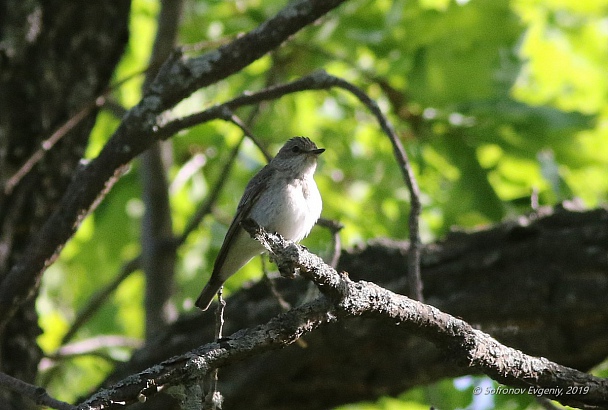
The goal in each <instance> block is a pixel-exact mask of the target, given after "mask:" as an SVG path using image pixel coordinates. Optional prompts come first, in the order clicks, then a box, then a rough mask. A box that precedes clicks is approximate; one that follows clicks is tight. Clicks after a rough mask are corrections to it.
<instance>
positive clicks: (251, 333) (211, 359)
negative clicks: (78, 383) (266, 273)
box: [78, 299, 335, 410]
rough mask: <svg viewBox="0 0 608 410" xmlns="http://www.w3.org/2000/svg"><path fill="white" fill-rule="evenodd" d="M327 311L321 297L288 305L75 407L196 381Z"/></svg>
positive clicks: (279, 343) (292, 334)
mask: <svg viewBox="0 0 608 410" xmlns="http://www.w3.org/2000/svg"><path fill="white" fill-rule="evenodd" d="M331 311H332V308H331V306H330V305H329V304H328V303H327V301H326V300H324V299H320V300H316V301H314V302H312V303H309V304H307V305H304V306H301V307H299V308H297V309H292V310H291V311H289V312H287V313H285V314H283V315H279V316H277V317H275V318H274V319H272V320H270V321H269V322H268V323H267V324H266V325H263V326H258V327H256V328H254V329H248V330H242V331H239V332H237V333H236V334H233V335H232V336H230V337H228V338H226V339H224V340H222V341H221V342H219V343H217V342H214V343H210V344H207V345H204V346H201V347H199V348H198V349H195V350H193V351H191V352H189V353H187V354H185V355H182V356H178V357H174V358H171V359H169V360H167V361H165V362H163V363H160V364H159V365H156V366H154V367H153V368H150V369H147V370H144V371H143V372H141V373H139V374H136V375H133V376H130V377H128V378H126V379H124V380H122V381H120V382H119V383H116V384H115V385H114V386H112V387H111V388H108V389H104V390H102V391H100V392H98V393H96V394H95V395H93V396H92V397H91V398H90V399H89V400H87V401H86V402H84V403H82V404H80V405H79V406H78V410H85V409H86V410H93V409H113V408H124V405H125V404H131V403H135V402H138V401H142V400H144V399H145V398H146V397H149V396H154V395H155V394H156V393H158V391H159V390H160V389H162V388H166V387H169V386H176V385H190V384H191V383H193V382H198V381H200V380H201V379H202V378H203V377H204V376H205V375H206V374H207V373H208V372H209V371H211V370H213V369H215V368H217V367H221V366H226V365H228V364H230V363H236V362H238V361H241V360H243V359H246V358H248V357H251V356H254V355H259V354H262V353H263V352H267V351H269V350H275V349H280V348H282V347H284V346H286V345H288V344H291V343H293V342H294V341H295V340H297V339H298V337H300V336H301V335H302V334H305V333H308V332H310V331H312V330H314V329H315V328H317V327H318V326H320V325H322V324H323V323H327V322H329V321H332V320H334V318H335V317H334V316H333V315H332V314H331Z"/></svg>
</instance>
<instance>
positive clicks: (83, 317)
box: [60, 256, 141, 345]
mask: <svg viewBox="0 0 608 410" xmlns="http://www.w3.org/2000/svg"><path fill="white" fill-rule="evenodd" d="M140 263H141V259H140V256H137V257H135V258H133V259H131V260H130V261H128V262H127V263H125V264H124V265H122V267H121V269H120V273H119V274H118V275H116V277H114V279H112V281H111V282H110V283H108V284H107V285H106V286H105V287H104V288H102V289H101V290H99V291H98V292H97V293H95V294H94V295H93V296H91V297H90V298H89V301H88V302H87V304H86V305H85V307H84V308H82V309H81V310H79V311H78V313H77V315H76V319H74V321H73V322H72V326H70V328H69V329H68V331H67V332H66V334H65V335H64V336H63V338H62V339H61V343H60V345H65V344H67V343H68V342H69V341H70V340H72V338H73V337H74V336H75V335H76V333H77V332H78V330H80V328H81V327H82V326H83V325H84V324H85V323H86V322H87V321H88V320H89V319H90V318H91V317H92V316H93V314H94V313H95V312H96V311H97V310H99V308H100V307H101V306H102V305H103V303H104V302H105V301H106V300H107V299H108V297H109V296H110V295H111V294H112V293H113V292H114V291H115V290H116V289H117V288H118V286H120V284H121V283H122V282H123V281H124V280H125V279H126V278H127V277H129V275H130V274H131V273H133V272H135V271H136V270H137V269H139V268H140Z"/></svg>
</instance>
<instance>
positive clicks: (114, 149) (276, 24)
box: [0, 0, 343, 331]
mask: <svg viewBox="0 0 608 410" xmlns="http://www.w3.org/2000/svg"><path fill="white" fill-rule="evenodd" d="M342 2H343V0H331V1H328V0H298V1H295V2H293V3H291V4H289V5H288V6H287V7H285V8H284V9H283V10H281V11H280V12H279V13H278V14H277V15H276V16H274V17H273V18H271V19H269V20H267V21H266V22H264V23H263V24H262V25H261V26H259V27H258V28H256V29H255V30H253V31H251V32H249V33H247V34H246V35H244V36H242V37H239V38H238V39H236V40H235V41H233V42H231V43H230V44H227V45H225V46H222V47H220V48H219V49H218V50H215V51H212V52H210V53H207V54H205V55H203V56H201V57H197V58H192V59H185V58H182V57H181V56H180V55H177V54H176V55H174V56H173V58H171V59H170V60H168V61H167V62H166V63H165V64H164V65H163V67H162V68H161V70H160V72H159V74H158V76H157V77H156V79H155V80H154V82H153V83H152V84H151V85H150V87H149V88H148V92H147V93H146V95H145V96H144V98H143V99H142V100H141V101H140V103H139V104H138V105H137V106H135V107H134V108H133V109H131V110H130V111H129V112H128V114H127V115H126V116H125V117H124V119H123V121H122V123H121V124H120V126H119V127H118V129H117V130H116V132H115V133H114V135H113V136H112V138H111V139H110V141H109V142H108V143H107V144H106V146H105V147H104V149H103V150H102V152H101V153H100V154H99V156H98V157H97V158H95V159H94V160H93V161H92V162H91V163H90V164H89V165H88V166H87V167H85V168H84V169H82V170H80V172H77V173H76V175H75V176H74V180H73V181H72V183H71V184H70V186H69V188H68V190H67V192H66V194H65V195H64V197H63V199H62V201H61V204H60V205H59V206H58V208H57V211H56V212H55V213H54V214H53V215H52V216H51V217H50V218H49V219H48V220H47V221H46V223H45V225H44V226H43V228H42V229H41V230H40V232H39V233H38V235H37V236H36V237H35V238H34V239H33V240H32V242H31V243H30V244H29V246H28V248H27V250H26V251H25V252H24V253H23V255H24V256H23V257H22V258H21V259H20V260H19V261H18V262H17V263H16V264H15V265H14V266H13V267H12V269H11V271H10V272H9V274H8V275H7V277H6V279H5V280H4V281H3V282H2V284H1V287H0V331H1V330H2V328H3V327H4V326H5V324H6V323H7V321H8V320H9V319H10V317H11V316H12V315H13V314H14V312H15V311H16V309H17V307H18V306H19V305H20V304H21V303H23V302H24V301H25V300H27V298H28V297H29V296H31V295H32V294H33V292H34V290H35V289H36V288H37V285H38V283H39V281H40V278H41V275H42V272H43V271H44V269H45V268H46V267H47V266H49V265H50V264H51V263H52V262H53V261H54V260H55V259H56V257H57V255H58V252H59V251H60V250H61V248H62V247H63V245H64V244H65V242H66V241H67V240H68V239H69V238H70V237H71V236H72V234H73V233H74V232H75V230H76V229H77V228H78V226H79V224H80V222H81V221H82V219H83V218H84V217H85V216H86V215H87V214H88V213H89V212H90V211H91V210H92V209H94V208H95V206H96V205H97V203H98V202H99V201H100V200H101V199H102V198H103V197H104V196H105V194H106V193H107V192H108V190H109V189H110V188H111V187H112V185H113V184H114V183H115V182H116V181H117V180H118V178H119V176H120V174H121V172H122V170H123V168H124V166H125V165H126V164H127V163H128V162H130V161H131V160H132V159H133V158H134V157H135V156H137V155H138V154H140V153H141V152H142V151H144V150H145V149H146V148H148V147H149V146H150V145H151V144H152V143H153V142H154V141H155V140H157V139H158V136H156V135H155V134H154V133H155V131H156V130H157V120H158V116H159V115H160V114H161V113H162V112H163V111H165V110H167V109H169V108H171V107H172V106H174V105H175V104H176V103H178V102H179V101H180V100H181V99H183V98H185V97H187V96H188V95H190V94H191V93H193V92H194V91H196V90H197V89H199V88H201V87H205V86H207V85H209V84H213V83H215V82H217V81H219V80H221V79H223V78H226V77H228V76H229V75H231V74H233V73H235V72H237V71H239V70H240V69H242V68H243V67H245V66H247V65H248V64H250V63H252V62H253V61H255V60H256V59H258V58H260V57H261V56H263V55H264V54H266V53H267V52H269V51H271V50H272V49H274V48H276V47H278V46H279V45H280V44H281V43H282V42H283V41H285V40H286V39H287V38H289V36H291V35H293V34H295V33H296V32H297V31H299V30H300V29H302V28H303V27H305V26H307V25H308V24H310V23H312V22H314V21H315V20H316V19H318V18H319V17H321V16H323V15H324V14H325V13H327V12H329V11H330V10H332V9H333V8H335V7H337V6H338V5H340V4H341V3H342Z"/></svg>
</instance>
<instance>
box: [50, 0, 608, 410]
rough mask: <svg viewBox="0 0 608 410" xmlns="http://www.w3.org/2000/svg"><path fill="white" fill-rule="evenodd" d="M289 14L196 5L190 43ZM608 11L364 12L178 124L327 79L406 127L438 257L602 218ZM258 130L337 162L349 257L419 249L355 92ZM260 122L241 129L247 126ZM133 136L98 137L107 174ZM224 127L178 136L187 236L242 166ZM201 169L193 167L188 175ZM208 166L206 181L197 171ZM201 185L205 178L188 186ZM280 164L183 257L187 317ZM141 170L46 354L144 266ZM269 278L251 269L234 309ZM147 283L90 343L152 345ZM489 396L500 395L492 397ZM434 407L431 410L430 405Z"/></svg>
mask: <svg viewBox="0 0 608 410" xmlns="http://www.w3.org/2000/svg"><path fill="white" fill-rule="evenodd" d="M158 3H159V2H158V1H153V0H134V1H133V10H132V22H131V40H130V44H129V47H128V49H127V52H126V54H125V56H124V58H123V60H122V62H121V64H120V66H119V67H118V68H117V70H116V73H115V81H119V80H122V79H124V78H126V77H129V76H133V79H132V80H130V81H127V82H125V83H124V84H123V85H121V86H120V87H118V88H116V89H115V90H114V93H113V96H114V97H115V98H116V99H117V101H119V102H120V103H121V104H122V105H124V106H125V107H126V108H129V107H131V106H133V105H134V104H136V103H137V101H138V100H139V98H140V95H141V85H142V82H143V76H142V75H136V74H137V73H141V72H142V70H144V69H145V68H146V65H147V63H148V58H149V55H150V49H151V44H152V42H153V40H154V35H155V30H156V17H157V13H158V12H159V4H158ZM284 4H285V2H284V1H275V0H268V1H260V0H242V1H217V0H215V1H213V0H208V1H202V0H188V1H186V5H185V10H184V13H183V19H182V23H181V27H180V40H179V41H180V43H181V44H186V45H189V49H195V46H197V47H199V48H202V49H203V50H205V49H210V48H213V47H217V46H218V45H219V44H222V43H224V42H227V41H229V40H230V39H232V38H234V37H236V36H237V35H238V34H239V33H242V32H244V31H248V30H251V29H253V28H255V27H256V26H257V25H258V24H259V23H261V22H262V21H264V19H266V18H268V17H270V16H272V15H273V14H274V13H275V12H276V11H277V10H279V9H280V8H281V7H283V5H284ZM606 15H608V0H596V1H579V0H510V1H509V0H469V1H467V0H460V1H451V0H418V1H414V0H410V1H406V0H395V1H389V0H373V1H372V0H351V1H349V2H346V3H345V4H344V5H343V6H342V7H341V8H339V9H337V10H336V11H334V12H332V13H331V14H330V15H328V16H327V17H325V18H323V19H322V20H321V21H319V22H318V24H316V25H314V26H311V27H309V28H307V29H306V30H304V31H303V32H301V33H299V34H297V35H296V36H294V38H293V39H292V40H291V41H289V42H287V43H286V44H285V45H284V46H283V47H282V48H281V49H279V50H277V51H276V52H274V53H272V54H271V55H268V56H265V57H264V58H262V59H261V60H259V61H257V62H256V63H254V64H252V65H251V66H249V67H247V68H246V69H245V70H243V71H242V72H240V73H238V74H236V75H233V76H231V77H230V78H228V79H226V80H224V81H222V82H220V83H218V84H215V85H213V86H211V87H208V88H207V89H204V90H200V91H198V92H196V93H195V94H193V95H192V96H191V97H190V98H189V99H188V100H186V101H183V102H182V103H180V104H179V106H178V107H177V108H176V109H175V110H174V112H173V115H174V116H181V115H184V114H187V113H192V112H196V111H200V110H201V109H203V108H205V107H207V106H209V105H211V104H214V103H217V102H222V101H224V100H226V99H228V98H231V97H233V96H236V95H238V94H240V93H242V92H244V91H246V90H250V91H254V90H259V89H261V88H263V87H265V86H266V85H268V84H271V83H280V82H286V81H289V80H292V79H295V78H298V77H299V76H301V75H305V74H308V73H310V72H312V71H314V70H317V69H320V68H323V69H325V70H327V71H328V72H330V73H331V74H334V75H337V76H340V77H342V78H345V79H347V80H349V81H352V82H353V83H355V84H357V85H358V86H361V87H363V88H364V89H365V90H366V92H367V93H368V94H369V95H370V96H371V97H372V98H374V99H375V100H376V101H377V102H378V104H379V105H380V107H381V108H382V109H383V111H384V112H385V113H386V114H387V115H388V117H389V118H390V119H391V121H392V122H393V124H394V126H395V128H396V130H397V131H398V133H399V135H400V136H401V138H402V139H403V142H404V145H405V146H406V148H407V151H408V153H409V155H410V159H411V160H412V162H413V165H414V168H415V172H416V175H417V178H418V182H419V185H420V187H421V190H422V193H423V194H422V202H423V214H422V228H421V229H422V234H423V238H424V240H425V241H432V240H434V239H436V238H438V237H440V236H441V235H443V234H444V233H445V232H446V231H448V230H449V229H450V227H451V226H461V227H473V226H478V225H482V224H491V223H494V222H497V221H499V220H501V219H503V218H505V217H508V216H512V215H516V214H520V213H524V212H527V211H529V210H530V203H531V195H532V192H533V191H535V192H537V193H538V199H539V201H540V204H541V205H555V204H556V203H558V202H559V201H562V200H565V199H568V198H572V197H579V198H581V199H582V200H583V201H584V203H585V204H586V205H587V206H589V207H594V206H597V205H599V204H602V203H605V202H606V199H607V193H608V178H606V175H607V172H608V99H607V98H606V97H607V96H608V78H607V76H606V75H605V72H606V71H605V68H606V67H607V66H608V50H607V48H608V25H607V23H606V17H605V16H606ZM257 108H258V112H257V114H256V115H255V117H254V121H253V122H252V123H251V127H252V129H253V131H254V133H255V134H256V135H257V136H258V138H259V139H260V140H261V141H262V142H263V143H264V144H265V145H266V147H267V148H268V149H269V150H270V152H272V153H276V151H277V150H278V148H279V147H280V146H281V144H282V143H283V142H284V141H285V140H286V139H288V138H290V137H292V136H294V135H306V136H308V137H310V138H312V139H313V140H314V141H316V142H317V144H318V145H319V146H321V147H325V148H327V151H326V153H325V154H323V156H322V161H321V164H320V166H319V169H318V173H317V177H316V179H317V182H318V184H319V188H320V190H321V193H322V196H323V199H324V210H323V216H324V217H325V218H330V219H335V220H338V221H340V222H342V223H343V224H344V225H345V229H344V230H343V231H342V240H343V243H344V244H345V245H346V246H350V245H352V244H354V243H356V242H359V241H365V240H368V239H370V238H374V237H379V236H390V237H395V238H405V237H406V236H407V233H408V227H407V217H408V212H409V205H408V198H409V193H408V191H407V189H406V188H405V185H404V182H403V180H402V177H401V174H400V172H399V170H398V167H397V165H396V162H395V160H394V158H393V153H392V148H391V145H390V143H389V141H388V139H387V137H386V136H385V135H384V134H383V133H382V132H381V130H380V128H379V127H378V124H377V123H376V122H375V120H374V119H373V117H372V116H371V115H370V114H369V113H368V112H367V111H366V109H365V108H364V107H363V106H362V105H361V104H360V103H359V102H358V101H357V100H356V99H355V98H354V97H353V96H351V95H349V94H347V93H345V92H344V91H340V90H331V91H318V92H303V93H299V94H294V95H288V96H285V97H283V98H281V99H280V100H278V101H274V102H268V103H265V104H262V105H260V106H259V107H257ZM251 110H252V108H245V109H242V110H240V111H239V112H237V114H238V115H239V116H241V118H243V119H245V118H247V117H248V116H249V114H250V113H251ZM117 124H118V120H117V119H116V118H114V117H113V116H112V115H111V114H109V113H106V112H102V113H101V114H100V115H99V118H98V121H97V125H96V127H95V129H94V131H93V134H92V136H91V142H90V147H89V150H88V151H87V156H88V157H90V158H91V157H94V156H95V155H96V154H97V153H98V152H99V150H100V149H101V147H102V146H103V144H104V143H105V141H107V139H108V138H109V137H110V136H111V134H112V130H113V129H115V127H116V126H117ZM241 135H242V133H241V131H240V130H239V129H238V128H236V127H235V126H233V125H231V124H227V123H225V122H221V121H215V122H211V123H207V124H202V125H199V126H196V127H193V128H191V129H189V130H185V131H183V132H181V133H180V134H179V135H176V136H174V137H173V138H172V139H171V140H170V142H169V143H168V144H170V145H171V146H170V149H171V150H172V158H171V163H170V165H169V171H168V172H169V178H170V180H171V181H172V182H173V185H172V188H171V205H172V210H173V218H174V228H175V231H176V233H177V234H179V233H180V232H181V231H182V230H183V229H184V227H185V226H186V224H187V221H188V220H189V218H190V217H191V215H192V214H193V213H194V212H195V210H196V209H197V207H198V206H199V205H200V203H201V202H202V201H203V200H204V199H205V198H206V197H207V195H209V193H210V192H211V191H212V190H213V189H215V185H216V184H217V182H218V178H219V174H220V171H221V168H222V166H223V165H224V164H225V163H226V161H227V158H228V155H229V153H230V150H231V149H232V148H233V147H234V146H235V145H236V144H237V142H238V141H239V139H240V138H241ZM185 164H189V167H184V166H185ZM196 164H198V165H196ZM194 165H196V166H198V168H196V167H195V172H190V173H188V172H187V170H189V169H192V168H191V167H192V166H194ZM263 165H264V159H263V156H262V155H261V154H260V152H259V151H258V149H257V148H256V147H255V146H254V145H253V144H252V143H251V142H250V141H245V143H244V144H243V146H242V148H241V150H240V152H239V155H238V157H237V160H236V162H235V164H234V167H233V169H232V171H231V172H230V176H229V179H228V180H227V181H226V183H225V185H224V187H223V190H222V193H221V195H220V197H219V200H218V202H217V204H216V205H215V207H214V210H213V214H212V215H210V216H208V217H206V218H205V219H204V220H203V222H202V223H201V225H200V227H199V229H197V230H196V231H195V232H194V233H193V234H192V235H190V237H189V238H188V240H187V241H186V243H185V244H184V246H182V247H181V248H180V249H179V259H178V276H177V283H176V292H175V297H174V303H175V305H176V306H177V308H178V309H179V310H180V311H187V310H189V309H191V308H192V299H193V298H194V297H196V295H197V293H198V291H199V289H200V288H201V286H202V285H203V283H204V281H205V280H206V279H207V276H208V274H209V272H210V268H211V266H212V264H213V261H214V258H215V255H216V254H217V252H218V250H219V247H220V245H221V242H222V239H223V237H224V234H225V232H226V229H227V226H228V224H229V223H230V219H231V217H232V215H233V213H234V209H235V207H236V204H237V202H238V200H239V198H240V195H241V193H242V191H243V189H244V186H245V184H246V183H247V181H248V180H249V179H250V178H251V176H252V175H253V174H254V173H255V172H256V171H257V170H258V169H259V168H261V167H262V166H263ZM137 172H138V166H137V163H135V164H133V166H132V169H131V171H130V172H129V173H128V174H127V175H126V176H124V177H123V178H122V180H121V181H120V183H119V184H117V186H116V187H115V188H114V189H113V190H112V192H111V193H110V194H109V195H108V197H107V198H106V199H105V200H104V202H103V203H102V204H101V206H100V207H99V208H98V209H97V211H96V212H95V213H94V214H93V215H92V216H90V217H89V218H88V219H87V220H86V221H85V223H84V224H83V225H82V227H81V228H80V230H79V231H78V233H77V235H76V236H75V237H74V238H73V239H72V241H71V242H70V243H69V244H68V245H67V246H66V248H65V249H64V251H63V253H62V255H61V258H60V260H59V261H58V262H57V263H55V264H54V265H53V266H52V267H51V268H50V269H49V271H48V272H47V273H46V274H45V277H44V286H43V292H42V294H41V297H40V299H39V307H40V315H41V318H40V323H41V326H42V328H43V329H44V334H43V335H42V336H41V337H40V344H41V345H42V347H43V349H45V351H47V352H48V353H52V352H53V351H54V350H55V349H57V348H58V347H59V344H60V340H61V338H62V336H63V334H64V333H65V332H66V330H67V328H68V327H69V325H70V323H71V322H72V320H73V319H74V317H75V315H76V312H78V311H79V310H80V309H81V308H82V307H83V306H84V305H85V303H86V302H87V300H88V299H89V298H90V297H91V295H92V294H93V293H94V292H95V291H97V290H98V289H100V288H101V287H103V286H105V284H107V283H109V282H110V281H111V280H112V278H113V277H114V276H115V275H117V273H118V271H119V270H120V267H121V266H122V264H124V263H125V262H126V261H127V260H129V259H131V258H133V257H135V256H137V255H138V253H139V248H140V245H139V226H140V219H141V216H142V214H143V203H142V201H141V199H140V192H141V191H140V187H139V178H138V176H137ZM329 242H330V237H329V234H328V233H327V232H326V231H324V230H323V229H321V228H315V229H314V230H313V232H312V234H311V235H310V237H309V238H308V239H307V240H305V242H304V243H305V244H306V245H307V246H308V247H309V248H310V249H312V250H313V251H315V252H318V253H321V254H324V253H325V252H327V249H328V245H329ZM259 276H260V264H259V262H255V261H254V262H252V263H250V264H249V265H248V266H247V267H246V268H245V269H243V270H242V272H241V273H239V274H238V275H237V276H236V277H235V278H234V279H232V280H230V281H229V282H228V283H227V291H228V292H230V291H232V290H235V289H237V288H238V287H239V286H240V284H241V283H242V281H244V280H248V279H256V278H259ZM143 288H144V279H143V275H142V274H141V272H138V273H136V274H134V275H132V276H131V277H129V279H128V280H126V281H124V282H123V283H122V284H121V285H120V287H119V289H118V290H117V292H115V293H114V294H113V296H112V297H111V298H110V299H109V300H108V301H107V303H106V304H105V305H104V306H103V308H102V309H101V310H100V311H98V312H97V313H96V314H95V316H94V317H92V318H91V320H90V321H89V322H88V323H87V324H86V325H85V326H84V327H83V328H82V329H81V330H80V332H79V333H78V335H77V339H86V338H88V337H93V336H95V335H99V334H120V335H125V336H131V337H138V338H141V337H142V336H143V332H144V329H143V323H144V320H143V316H144V312H143V309H142V303H141V302H142V298H143V296H142V292H143ZM105 353H106V354H107V357H105V358H99V357H87V358H80V359H78V360H66V361H64V362H59V363H58V364H57V367H56V369H55V371H56V372H58V373H57V374H56V377H54V378H53V379H52V380H51V382H50V386H49V387H50V388H51V390H52V392H53V393H54V394H55V395H56V396H58V397H59V398H61V399H65V400H72V399H74V398H75V397H77V396H78V395H79V394H84V393H86V392H87V389H88V388H90V387H91V386H92V385H93V384H92V382H91V380H93V379H92V377H94V378H95V379H94V380H99V379H100V374H103V373H104V372H107V371H108V370H109V369H110V368H111V362H110V361H109V360H110V359H116V358H121V357H124V350H120V349H114V350H112V349H108V351H107V352H105ZM486 382H487V381H486ZM471 389H472V387H471V386H469V387H467V388H466V389H464V390H462V389H461V390H458V389H455V388H454V383H452V381H444V382H440V383H437V384H436V385H434V386H429V387H424V388H420V389H416V390H414V391H412V392H408V393H406V394H405V395H404V396H403V397H402V398H399V399H389V398H386V399H383V400H381V401H380V402H378V403H376V404H365V405H363V404H362V405H353V406H346V407H344V408H345V409H347V408H348V409H401V408H416V407H415V406H418V407H419V408H428V406H429V405H430V404H432V405H437V406H439V407H443V408H455V407H460V408H465V407H467V406H473V404H472V395H471ZM495 399H496V400H495V402H492V403H491V407H484V406H483V405H480V404H478V405H476V406H474V408H504V409H506V408H514V407H513V403H512V400H515V401H516V406H517V407H525V406H527V405H528V404H530V403H531V400H530V398H528V397H520V398H517V397H515V398H509V400H511V401H509V400H507V398H503V397H500V398H495ZM416 403H417V404H416Z"/></svg>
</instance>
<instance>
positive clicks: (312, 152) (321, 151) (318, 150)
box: [309, 148, 325, 155]
mask: <svg viewBox="0 0 608 410" xmlns="http://www.w3.org/2000/svg"><path fill="white" fill-rule="evenodd" d="M309 152H310V153H311V154H315V155H320V154H322V153H323V152H325V148H317V149H312V150H310V151H309Z"/></svg>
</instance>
